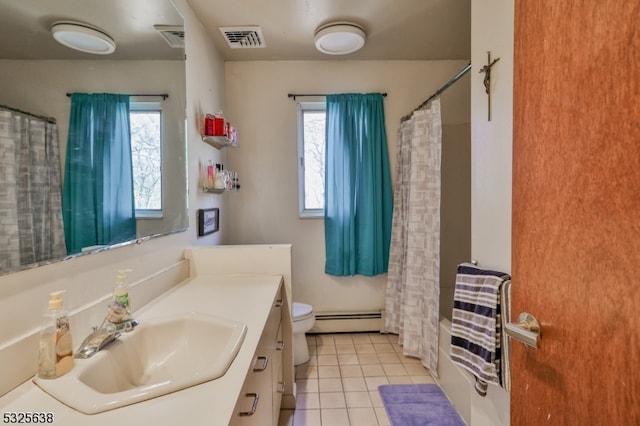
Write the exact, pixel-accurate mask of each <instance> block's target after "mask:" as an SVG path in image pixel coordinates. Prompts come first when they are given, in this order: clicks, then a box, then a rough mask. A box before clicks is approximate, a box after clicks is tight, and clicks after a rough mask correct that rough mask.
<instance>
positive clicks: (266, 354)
mask: <svg viewBox="0 0 640 426" xmlns="http://www.w3.org/2000/svg"><path fill="white" fill-rule="evenodd" d="M264 248H267V247H264ZM211 250H212V249H211V248H206V249H190V250H188V251H187V252H188V253H187V254H186V257H187V260H185V262H191V263H190V271H191V274H190V275H191V276H190V277H189V278H187V279H186V280H184V281H182V282H180V283H178V284H177V285H175V286H174V287H173V288H171V289H170V290H168V291H166V292H164V293H163V294H161V295H160V296H158V297H157V298H155V299H154V300H152V301H151V302H149V303H148V304H146V305H145V306H144V307H143V308H141V309H139V310H136V311H135V312H134V315H135V317H136V319H138V320H139V321H140V325H139V326H138V327H137V329H136V330H134V331H133V332H132V333H131V334H132V335H133V334H134V333H138V332H141V331H143V330H144V325H145V322H147V323H148V324H149V329H151V327H153V326H154V324H158V322H159V321H160V322H161V321H163V320H164V319H166V318H185V316H186V317H187V318H189V320H190V321H192V320H193V318H192V316H193V315H201V316H207V315H211V316H216V317H219V318H225V319H228V320H230V321H236V322H239V323H242V324H244V325H246V330H245V334H244V337H243V339H242V343H241V345H240V348H239V349H238V351H237V354H236V355H235V356H234V357H233V360H232V362H231V363H230V364H229V366H228V369H227V370H226V372H224V374H223V375H222V376H220V377H219V378H216V379H213V380H209V381H206V382H204V383H200V384H196V385H194V386H189V387H186V388H184V389H181V390H178V391H175V392H172V393H167V394H164V395H161V396H157V397H153V398H151V399H147V400H142V401H139V402H133V403H131V404H127V403H126V401H125V404H124V405H123V404H118V405H122V406H120V407H119V408H114V409H107V410H106V411H103V410H102V409H101V410H98V411H101V412H98V413H96V414H85V413H83V412H81V411H79V410H76V409H74V408H71V407H70V406H68V405H65V404H63V403H61V402H60V401H58V400H57V399H56V398H54V397H52V396H50V395H49V394H48V393H46V392H44V391H43V390H42V389H41V388H40V387H38V386H37V385H36V384H35V383H34V382H33V381H32V380H28V381H26V382H24V383H23V384H21V385H20V386H18V387H17V388H15V389H13V390H12V391H11V392H9V393H7V394H5V395H4V396H2V397H1V398H0V415H6V414H8V415H9V416H13V415H14V414H15V415H20V413H38V414H39V415H40V416H41V418H43V419H45V420H47V418H49V419H52V420H53V421H52V422H49V421H45V423H51V424H61V425H86V424H91V425H92V426H97V425H110V426H112V425H113V424H138V425H146V424H153V425H176V424H189V425H196V426H197V425H214V426H217V425H260V426H266V425H274V426H275V425H277V421H278V416H279V411H280V407H281V405H282V406H285V407H288V408H293V405H294V404H295V396H294V395H295V390H294V383H293V354H292V347H293V345H292V341H291V340H292V334H291V314H290V307H291V298H290V287H288V285H287V280H288V279H290V270H289V271H286V264H287V262H288V261H287V260H284V262H283V263H282V264H281V265H279V266H274V265H271V266H267V265H266V263H265V264H262V262H268V261H269V257H270V255H273V254H274V253H277V250H276V252H273V251H272V252H267V253H266V257H263V258H262V259H263V260H261V261H258V262H253V263H252V266H247V264H246V262H244V261H243V262H241V263H242V264H243V265H245V268H244V269H245V270H246V272H243V273H238V272H233V271H232V269H235V268H234V267H233V265H234V263H237V261H233V260H232V259H235V258H236V255H237V254H238V253H235V252H234V250H232V249H229V248H227V249H221V250H222V252H220V251H213V252H212V251H211ZM238 250H240V252H243V251H244V250H250V251H253V250H256V248H239V249H238ZM244 254H246V253H244ZM212 255H215V256H218V255H220V257H219V258H218V260H219V261H220V263H218V262H217V261H213V262H203V260H204V259H207V258H209V259H210V256H212ZM245 260H246V258H245ZM276 264H278V262H276ZM216 265H217V266H216ZM282 265H285V270H284V271H283V272H281V273H278V271H276V269H278V268H280V267H281V266H282ZM211 269H216V270H217V273H215V271H213V270H211ZM256 269H263V270H264V272H261V273H258V272H256ZM156 326H157V325H156ZM83 337H84V336H82V335H81V333H78V332H76V331H74V339H75V340H76V341H79V340H81V339H82V338H83ZM127 339H128V336H123V338H122V341H121V342H115V343H114V344H118V345H121V346H124V345H126V344H127ZM109 350H110V348H109V347H107V348H105V349H103V351H109ZM199 355H201V354H199ZM99 356H100V353H98V354H97V355H95V357H96V358H97V357H99ZM76 361H77V362H76V366H75V367H74V370H72V371H71V372H70V373H68V374H67V375H66V376H63V377H62V378H60V379H56V380H61V379H63V378H64V379H65V380H67V381H68V386H69V389H70V390H71V389H72V388H73V387H74V386H80V387H79V388H78V389H80V392H79V393H78V394H77V396H75V397H74V398H82V397H83V395H82V393H83V392H82V391H81V390H82V388H81V386H86V385H84V383H80V384H78V383H73V380H74V371H76V370H77V371H76V373H75V374H76V376H77V377H79V376H81V375H82V371H83V370H84V369H85V368H86V367H85V364H83V363H91V362H92V361H93V360H92V359H91V358H90V359H88V360H76ZM94 362H95V361H94ZM102 362H103V364H100V365H101V366H102V365H104V366H105V367H104V368H109V367H106V366H107V365H108V364H106V363H104V361H102ZM87 365H88V364H87ZM183 367H184V366H181V367H180V368H178V367H170V368H176V370H180V371H182V372H183V374H190V373H184V372H189V369H188V368H186V369H183ZM110 368H118V366H116V365H114V364H112V366H111V367H110ZM122 368H126V366H123V367H122ZM75 391H77V389H76V390H75ZM85 394H88V391H87V392H85ZM116 395H120V396H122V395H121V393H115V392H114V398H115V396H116ZM143 399H144V398H143ZM107 400H108V398H107ZM72 402H73V401H72ZM70 405H74V404H73V403H72V404H70ZM40 413H42V414H40ZM46 416H49V417H46ZM10 420H11V419H10V418H9V421H8V423H9V422H11V421H10ZM16 423H17V422H16ZM41 423H42V422H41Z"/></svg>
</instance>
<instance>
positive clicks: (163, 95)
mask: <svg viewBox="0 0 640 426" xmlns="http://www.w3.org/2000/svg"><path fill="white" fill-rule="evenodd" d="M71 95H73V93H67V97H69V98H70V97H71ZM129 96H133V97H143V96H150V97H156V98H162V100H163V101H166V100H167V98H168V97H169V95H168V94H167V93H157V94H144V93H132V94H130V95H129Z"/></svg>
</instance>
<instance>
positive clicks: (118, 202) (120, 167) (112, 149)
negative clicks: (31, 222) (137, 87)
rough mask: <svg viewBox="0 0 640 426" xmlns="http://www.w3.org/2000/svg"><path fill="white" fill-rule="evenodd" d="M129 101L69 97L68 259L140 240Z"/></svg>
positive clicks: (65, 204)
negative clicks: (88, 249) (88, 250)
mask: <svg viewBox="0 0 640 426" xmlns="http://www.w3.org/2000/svg"><path fill="white" fill-rule="evenodd" d="M131 164H132V162H131V131H130V127H129V96H128V95H115V94H108V93H98V94H86V93H74V94H72V95H71V115H70V118H69V139H68V142H67V157H66V162H65V176H64V190H63V213H64V229H65V236H66V241H67V250H68V251H69V253H78V252H80V251H81V250H82V248H83V247H90V246H94V245H103V244H117V243H120V242H124V241H128V240H131V239H133V238H135V237H136V220H135V204H134V196H133V169H132V165H131Z"/></svg>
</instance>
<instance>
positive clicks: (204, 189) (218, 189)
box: [202, 187, 226, 194]
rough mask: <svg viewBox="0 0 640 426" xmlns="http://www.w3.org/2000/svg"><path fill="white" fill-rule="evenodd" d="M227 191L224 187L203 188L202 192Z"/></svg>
mask: <svg viewBox="0 0 640 426" xmlns="http://www.w3.org/2000/svg"><path fill="white" fill-rule="evenodd" d="M225 191H226V190H225V189H224V188H206V187H205V188H202V192H206V193H207V194H222V193H224V192H225Z"/></svg>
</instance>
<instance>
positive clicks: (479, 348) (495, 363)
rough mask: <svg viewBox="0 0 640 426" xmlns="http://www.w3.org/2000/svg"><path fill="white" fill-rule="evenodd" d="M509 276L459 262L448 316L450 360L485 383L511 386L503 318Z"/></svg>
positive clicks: (482, 387) (479, 387) (483, 388)
mask: <svg viewBox="0 0 640 426" xmlns="http://www.w3.org/2000/svg"><path fill="white" fill-rule="evenodd" d="M510 280H511V277H510V276H509V274H506V273H504V272H498V271H491V270H487V269H481V268H478V267H477V266H475V265H472V264H470V263H463V264H461V265H458V273H457V275H456V286H455V292H454V297H453V299H454V301H453V315H452V318H451V354H450V356H451V360H452V361H453V362H455V363H456V364H458V365H460V366H461V367H463V368H464V369H466V370H467V371H469V372H471V373H472V374H473V375H474V376H475V377H476V391H477V392H478V393H479V394H480V395H482V396H484V395H486V392H487V383H494V384H496V385H499V386H502V387H503V388H505V389H506V390H509V389H510V387H511V386H510V378H509V366H508V360H509V358H508V355H509V354H508V346H507V343H508V342H507V339H506V335H505V336H504V338H503V333H502V329H503V326H504V324H503V322H505V321H507V320H508V319H509V318H510V306H509V298H510V297H509V296H510V295H509V293H510V291H511V281H510Z"/></svg>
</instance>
